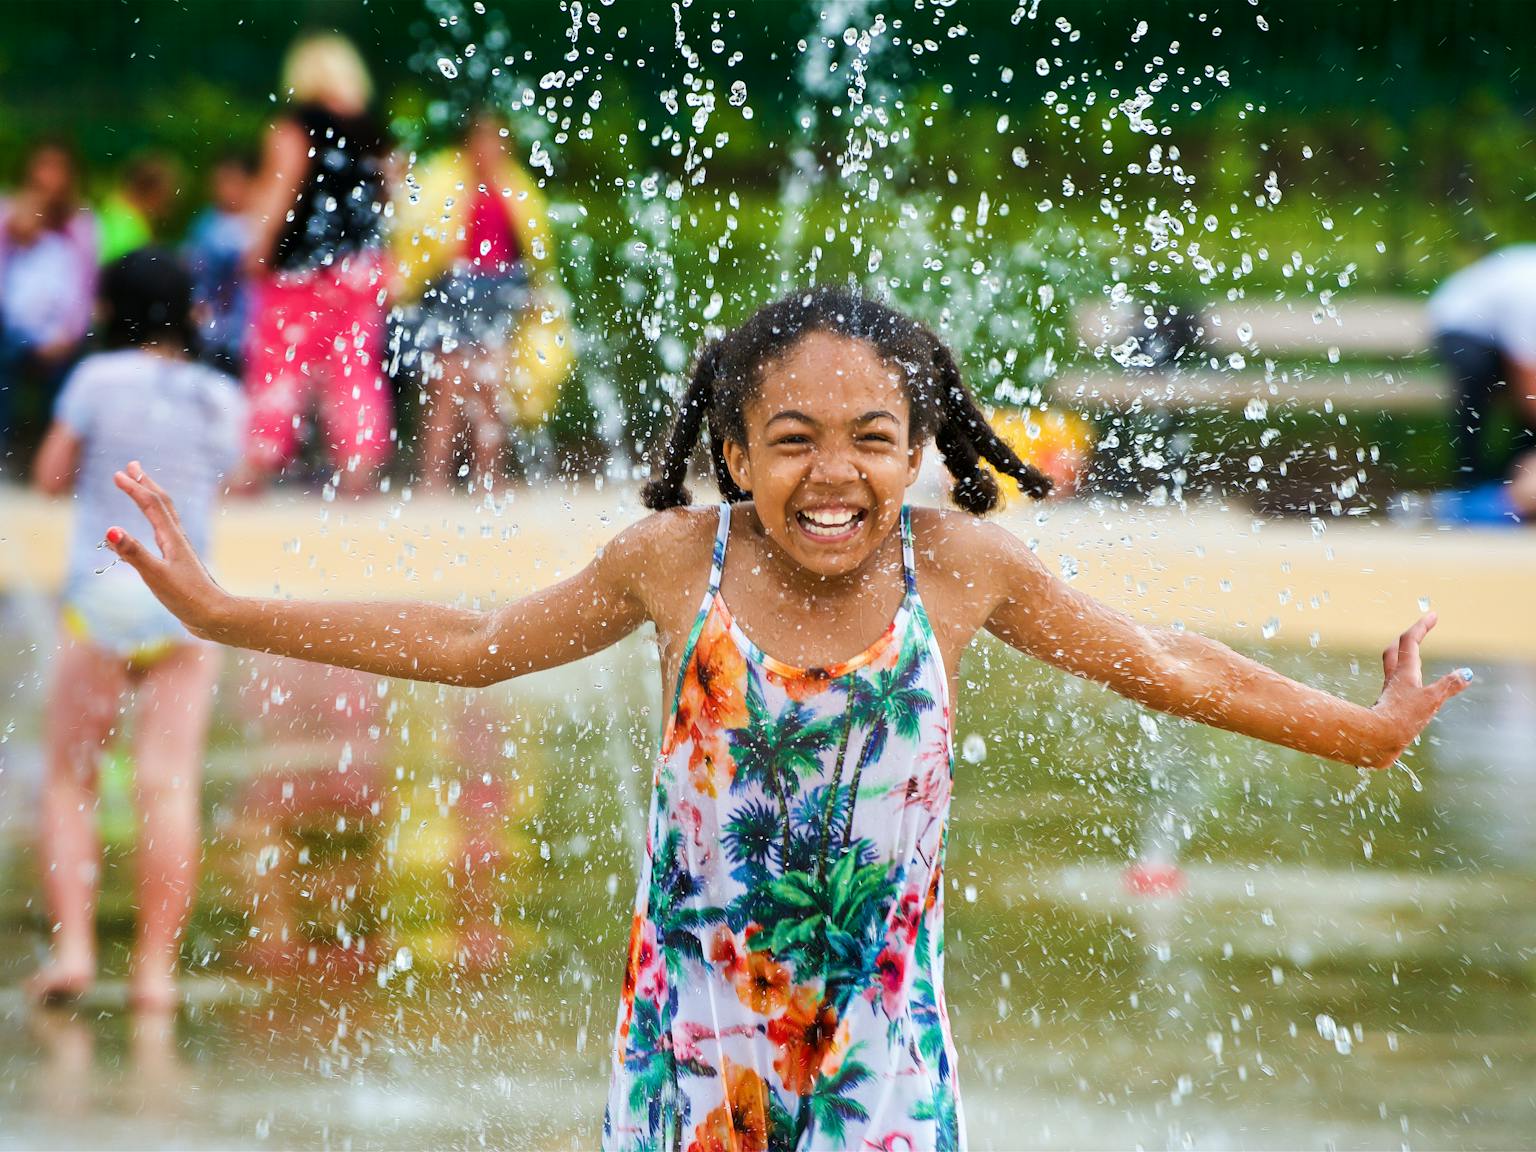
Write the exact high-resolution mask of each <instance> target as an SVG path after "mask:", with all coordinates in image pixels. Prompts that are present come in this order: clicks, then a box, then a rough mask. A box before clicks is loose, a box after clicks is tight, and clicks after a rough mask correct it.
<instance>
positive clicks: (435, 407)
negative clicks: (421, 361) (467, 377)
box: [420, 357, 460, 495]
mask: <svg viewBox="0 0 1536 1152" xmlns="http://www.w3.org/2000/svg"><path fill="white" fill-rule="evenodd" d="M459 367H460V366H459V363H458V361H457V360H456V359H453V358H451V357H444V358H439V359H438V360H437V362H436V363H435V364H433V366H432V368H431V370H430V371H429V372H428V374H427V388H426V391H427V404H426V409H425V411H424V412H423V413H422V429H421V479H420V484H421V490H422V492H423V493H426V494H428V495H431V494H435V493H439V492H443V491H445V490H446V489H448V488H449V487H450V486H451V485H450V482H449V480H448V478H447V474H448V468H449V465H451V464H452V463H453V438H454V436H455V435H456V434H457V433H458V430H459V420H460V413H459V406H458V404H456V403H455V402H454V401H455V394H456V391H457V386H456V384H455V377H456V376H457V375H458V373H459Z"/></svg>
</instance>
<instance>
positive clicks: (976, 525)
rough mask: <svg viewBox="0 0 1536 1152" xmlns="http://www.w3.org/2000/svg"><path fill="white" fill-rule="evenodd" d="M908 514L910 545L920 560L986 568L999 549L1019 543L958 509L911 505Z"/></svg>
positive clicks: (994, 525)
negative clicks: (910, 521) (909, 517)
mask: <svg viewBox="0 0 1536 1152" xmlns="http://www.w3.org/2000/svg"><path fill="white" fill-rule="evenodd" d="M909 513H910V516H911V520H912V545H913V549H914V551H915V552H916V553H917V554H918V555H919V556H929V557H930V558H932V559H942V560H943V561H945V562H953V563H957V564H959V563H964V564H967V565H970V564H980V565H985V564H988V563H990V562H992V561H993V560H995V558H996V556H997V553H998V550H999V549H1004V548H1006V547H1008V545H1009V543H1010V542H1012V543H1018V537H1016V536H1015V535H1014V534H1013V533H1012V532H1009V531H1008V529H1006V528H1004V527H1003V526H1002V525H1001V524H998V523H996V522H994V521H991V520H984V519H982V518H981V517H980V516H977V515H975V514H974V513H971V512H964V511H961V510H960V509H958V508H932V507H928V506H925V505H919V504H914V505H912V506H911V507H910V509H909Z"/></svg>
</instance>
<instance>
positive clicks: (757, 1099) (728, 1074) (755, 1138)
mask: <svg viewBox="0 0 1536 1152" xmlns="http://www.w3.org/2000/svg"><path fill="white" fill-rule="evenodd" d="M723 1075H724V1079H725V1103H724V1104H722V1105H720V1107H718V1108H716V1109H714V1110H713V1111H711V1112H710V1113H709V1115H707V1116H705V1117H704V1119H703V1121H702V1122H701V1123H700V1124H699V1126H698V1127H697V1128H695V1129H694V1130H693V1142H692V1143H690V1144H689V1145H688V1152H767V1149H768V1084H767V1082H766V1081H765V1080H764V1079H763V1078H762V1077H761V1076H759V1075H758V1074H757V1073H756V1072H754V1071H753V1070H752V1069H751V1068H748V1067H746V1066H745V1065H741V1064H733V1063H731V1061H729V1060H727V1061H725V1067H724V1069H723Z"/></svg>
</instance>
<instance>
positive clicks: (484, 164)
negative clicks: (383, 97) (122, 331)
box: [0, 34, 571, 492]
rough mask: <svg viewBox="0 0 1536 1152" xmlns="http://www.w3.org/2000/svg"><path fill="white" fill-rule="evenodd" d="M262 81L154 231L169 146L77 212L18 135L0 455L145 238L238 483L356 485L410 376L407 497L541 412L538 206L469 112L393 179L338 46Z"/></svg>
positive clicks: (370, 476)
mask: <svg viewBox="0 0 1536 1152" xmlns="http://www.w3.org/2000/svg"><path fill="white" fill-rule="evenodd" d="M282 88H283V91H284V92H285V93H286V94H287V97H288V106H287V109H286V112H285V114H283V115H281V116H280V117H279V118H278V119H277V120H276V121H275V122H274V123H273V124H272V126H271V127H270V129H269V130H268V132H267V134H266V137H265V140H264V141H263V144H262V146H261V149H260V154H259V155H256V154H250V155H248V154H245V153H241V152H230V153H226V154H223V155H220V156H218V157H217V158H216V159H215V160H214V161H213V163H212V165H211V166H210V167H209V168H208V169H207V170H206V171H205V172H204V173H201V174H199V179H197V180H196V182H195V183H196V184H198V185H201V189H200V191H201V192H202V196H203V201H204V202H203V204H202V205H201V206H200V208H199V209H198V210H197V211H196V212H195V214H193V215H192V216H191V219H190V223H189V224H188V225H187V227H186V228H185V230H184V235H182V236H181V237H180V238H179V239H175V240H174V242H173V237H172V236H171V235H170V233H171V231H172V228H173V223H174V222H175V221H177V220H179V219H181V218H182V215H183V213H182V211H181V209H182V204H181V199H180V198H181V196H182V192H183V189H182V185H183V169H182V166H181V165H180V164H179V163H178V162H177V161H176V160H174V159H172V158H170V157H167V156H163V155H143V156H138V157H135V158H134V159H132V160H130V161H129V162H128V163H127V165H126V166H125V167H124V168H123V170H122V172H121V173H120V175H119V178H118V180H117V181H116V184H115V187H114V188H113V189H112V190H111V192H110V193H109V194H107V195H106V196H105V197H103V198H101V199H100V201H99V202H98V203H96V204H95V205H92V204H89V203H87V201H86V198H85V196H84V194H83V192H82V184H83V180H82V172H81V165H80V160H79V157H78V156H77V154H76V152H75V150H74V148H73V146H72V144H71V143H70V142H69V141H67V140H63V139H48V140H43V141H41V142H39V143H37V144H36V145H34V146H33V148H32V149H31V151H30V153H29V154H28V156H27V157H26V160H25V164H24V166H23V170H22V172H21V175H20V180H19V184H18V186H17V187H16V188H15V189H14V190H13V191H12V192H11V194H10V195H8V196H6V197H5V198H4V199H3V200H0V453H3V463H0V470H3V472H5V473H8V474H9V475H10V476H11V477H13V478H15V479H21V478H23V477H24V476H25V475H27V473H28V472H29V471H30V468H31V462H32V458H33V456H34V455H35V452H36V449H37V446H38V444H39V442H40V440H41V437H42V434H43V431H44V429H45V428H46V427H47V424H48V421H49V417H50V415H51V414H52V412H53V410H54V406H55V403H56V401H57V398H58V396H59V394H60V391H61V389H62V387H63V385H64V383H65V380H66V378H67V377H68V375H69V374H70V372H71V370H72V369H74V368H75V367H76V366H77V365H78V364H79V363H80V361H81V360H82V358H83V357H85V356H86V355H87V354H89V353H90V352H92V351H95V350H99V349H101V348H102V347H104V345H105V333H106V332H107V329H108V327H109V321H110V318H109V317H108V316H107V315H106V305H105V303H104V302H103V301H102V300H101V298H100V293H99V287H100V284H101V282H102V277H103V271H104V270H105V269H108V268H110V267H112V266H113V265H115V264H117V263H118V262H120V261H121V260H123V259H124V258H125V257H127V256H129V255H130V254H133V253H136V252H144V251H153V252H157V253H165V254H167V256H168V258H174V259H175V260H176V261H177V262H178V263H179V264H180V265H181V267H182V268H183V269H184V271H185V272H186V274H187V276H188V277H189V279H190V284H191V298H190V309H191V311H190V316H189V320H190V331H191V333H192V336H191V341H190V343H191V346H190V347H189V348H187V349H186V351H187V352H188V353H189V354H190V355H192V356H194V357H195V358H196V359H198V360H200V361H202V362H203V363H205V364H207V365H209V366H210V367H213V368H215V369H217V370H219V371H221V372H224V373H226V374H228V375H230V376H232V377H235V378H237V379H238V380H239V382H240V390H241V393H242V396H243V398H244V401H245V407H246V416H245V426H244V434H243V443H242V450H241V453H240V457H239V461H238V464H237V466H236V469H235V472H234V474H233V475H232V476H231V477H229V481H230V484H231V486H232V487H233V488H235V489H237V490H246V491H250V490H258V489H260V488H262V487H264V486H265V485H266V484H267V483H268V482H270V481H271V480H273V479H274V478H276V477H280V476H300V477H303V478H306V479H309V478H321V479H323V480H324V481H325V482H328V483H331V484H332V485H334V486H335V487H336V488H337V489H338V490H341V491H344V492H362V491H366V490H369V489H371V488H376V486H377V484H378V481H379V479H380V475H381V473H382V471H383V470H384V469H385V468H386V467H388V466H390V465H391V464H392V463H394V462H395V461H396V458H397V457H398V455H399V449H400V443H399V439H400V438H399V431H398V424H397V417H398V416H399V411H398V409H399V407H400V405H399V403H398V400H399V398H400V396H401V395H406V396H409V392H408V391H407V388H408V385H409V384H414V385H415V386H416V389H417V392H418V395H419V400H420V421H419V428H418V434H419V453H420V454H419V458H418V459H417V460H416V461H414V471H415V478H416V479H417V481H418V482H419V484H420V485H421V486H422V487H424V488H426V489H428V490H432V489H441V488H444V487H446V486H448V485H450V484H451V483H453V481H454V480H455V479H457V478H460V477H467V478H468V480H469V483H470V484H471V485H474V484H475V483H476V482H479V483H481V484H488V483H494V480H495V478H496V477H497V476H498V475H499V474H500V473H501V471H502V470H503V469H504V467H505V466H506V465H507V464H508V463H509V461H508V460H507V459H506V456H507V449H508V447H509V431H511V430H514V429H516V428H518V427H523V426H527V425H530V424H534V423H537V421H538V420H539V419H540V418H541V417H542V416H544V415H546V414H547V413H548V410H549V409H550V407H551V406H552V403H553V399H554V394H555V391H556V390H557V388H558V385H559V383H560V381H561V379H562V378H563V376H564V375H565V374H566V372H567V371H568V369H569V367H570V363H571V349H570V346H569V341H568V340H567V339H566V329H565V326H564V320H563V308H562V307H561V301H560V295H559V286H558V280H557V277H556V275H555V268H554V258H553V244H552V242H551V239H550V236H549V231H548V225H547V220H546V218H545V210H544V205H543V202H542V198H541V196H540V193H539V191H538V188H537V186H536V185H535V184H534V182H533V181H531V180H530V179H529V178H528V177H527V175H526V173H525V172H524V171H523V170H522V169H521V167H520V166H519V165H518V164H517V163H516V161H515V160H514V159H513V158H512V156H511V154H510V151H509V149H508V147H507V137H508V135H509V133H508V130H507V127H506V125H505V124H504V123H502V122H501V121H499V120H498V119H497V118H496V117H495V116H494V115H493V114H491V113H489V112H480V113H472V114H470V115H468V116H467V117H466V120H465V123H464V126H463V130H462V133H461V135H460V138H459V140H458V141H457V142H456V143H454V144H452V145H450V146H448V147H446V148H444V149H442V150H441V151H440V152H439V153H436V154H433V155H430V156H428V157H426V158H424V159H423V160H421V161H420V162H418V163H417V164H416V165H415V166H413V167H412V169H411V170H410V172H409V175H408V176H407V174H406V172H405V168H404V162H403V160H402V159H401V158H400V157H399V156H398V155H397V154H396V152H395V151H394V147H393V144H392V142H391V140H390V139H389V136H388V134H387V132H386V131H385V129H384V127H383V125H382V124H381V122H380V121H379V119H378V118H376V116H375V115H374V113H373V111H372V108H373V85H372V81H371V79H370V77H369V74H368V71H367V68H366V66H365V65H364V63H363V60H362V58H361V57H360V55H359V54H358V53H357V51H356V49H355V48H353V46H352V45H351V44H350V43H348V42H347V41H346V40H345V39H343V38H341V37H339V36H336V35H330V34H327V35H317V36H310V37H307V38H305V39H302V40H300V41H299V42H298V43H296V44H295V45H294V47H293V48H292V49H291V51H290V53H289V55H288V58H287V60H286V63H285V67H284V74H283V78H282ZM162 303H163V304H164V305H165V306H167V307H169V306H171V305H170V303H169V302H162ZM400 463H401V464H403V465H405V467H407V468H410V467H411V466H412V463H411V462H406V461H401V462H400Z"/></svg>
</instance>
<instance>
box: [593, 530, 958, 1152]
mask: <svg viewBox="0 0 1536 1152" xmlns="http://www.w3.org/2000/svg"><path fill="white" fill-rule="evenodd" d="M729 529H730V512H729V509H728V508H725V507H722V508H721V510H720V521H719V531H718V533H717V535H716V541H715V550H714V556H713V563H712V565H711V572H710V585H709V591H708V593H707V595H706V597H705V599H704V603H703V604H702V606H701V608H700V611H699V615H698V618H697V619H696V620H695V622H694V627H693V630H692V633H691V635H690V637H689V641H688V646H687V650H686V651H685V654H684V658H683V662H682V668H681V670H680V672H679V676H678V683H677V686H676V690H675V694H674V697H673V704H672V709H671V711H670V713H669V715H668V719H667V723H666V726H665V727H664V729H663V734H662V742H661V753H660V757H659V760H658V764H657V769H656V775H655V784H654V788H653V791H652V797H651V809H650V815H649V821H648V836H647V856H646V860H645V862H644V866H643V868H642V874H641V881H640V885H639V890H638V892H637V896H636V903H635V916H634V923H633V928H632V931H631V944H630V951H629V959H628V962H627V964H626V968H625V979H624V997H623V1001H622V1003H621V1005H620V1011H619V1021H618V1028H617V1030H616V1034H615V1050H614V1065H613V1078H612V1082H611V1086H610V1091H609V1099H608V1109H607V1114H606V1116H605V1118H604V1124H603V1145H604V1147H605V1148H608V1149H613V1150H615V1152H618V1150H622V1152H640V1150H651V1149H655V1150H657V1152H661V1150H666V1152H716V1150H718V1152H726V1150H729V1152H801V1150H804V1149H810V1148H813V1147H814V1148H817V1149H823V1148H857V1149H866V1148H871V1147H876V1148H880V1147H902V1146H909V1147H913V1148H928V1147H933V1148H945V1149H958V1148H961V1147H963V1146H964V1124H963V1120H962V1118H961V1112H960V1107H959V1098H958V1096H957V1094H956V1092H955V1084H954V1073H955V1060H954V1046H953V1041H952V1040H951V1037H950V1033H949V1024H948V1020H947V1017H946V1013H945V1008H944V996H943V867H944V839H945V835H946V829H947V826H948V816H949V796H950V788H951V780H952V772H953V750H952V748H951V745H950V737H949V733H950V705H949V700H948V686H947V683H946V682H945V678H944V669H943V662H942V659H941V658H940V656H939V652H938V647H937V644H936V642H935V640H934V637H933V632H932V629H931V627H930V626H929V623H928V618H927V615H926V613H925V611H924V609H923V605H922V600H921V598H920V597H919V596H918V594H917V586H916V581H915V578H914V576H913V559H912V544H911V525H910V516H909V514H908V513H907V512H906V510H903V513H902V523H901V533H902V553H903V573H904V580H905V584H906V587H905V593H906V594H905V596H904V597H903V600H902V604H901V607H900V609H899V610H898V611H897V614H896V618H895V620H893V621H892V623H891V626H890V627H889V628H888V629H887V630H886V632H885V634H884V635H883V636H881V637H880V639H878V640H877V641H876V642H875V643H874V644H872V645H871V646H870V647H869V648H868V649H866V650H865V651H864V652H862V653H860V654H859V655H858V656H855V657H854V658H852V659H851V660H847V661H844V662H842V663H841V664H838V665H835V666H832V667H826V668H819V669H800V668H795V667H793V666H791V665H788V664H785V663H783V662H782V661H778V660H775V659H774V658H773V657H771V656H769V655H768V654H766V653H764V652H762V651H761V650H760V649H758V648H757V646H756V645H755V644H753V643H752V641H751V640H750V639H749V638H748V637H747V636H746V634H745V633H744V632H743V631H742V630H741V628H740V627H739V626H738V625H737V623H736V621H735V620H734V619H733V617H732V615H731V613H730V610H729V609H728V608H727V606H726V604H725V602H724V600H723V599H722V598H721V596H720V574H721V571H722V568H723V565H724V562H725V552H726V547H725V546H726V543H727V541H728V539H729Z"/></svg>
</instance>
